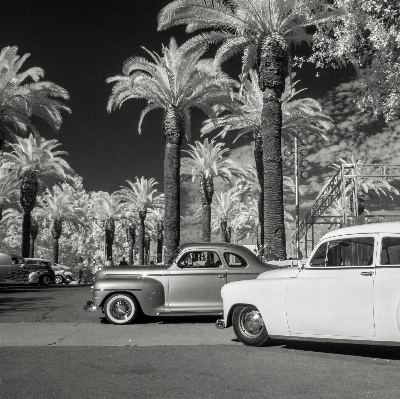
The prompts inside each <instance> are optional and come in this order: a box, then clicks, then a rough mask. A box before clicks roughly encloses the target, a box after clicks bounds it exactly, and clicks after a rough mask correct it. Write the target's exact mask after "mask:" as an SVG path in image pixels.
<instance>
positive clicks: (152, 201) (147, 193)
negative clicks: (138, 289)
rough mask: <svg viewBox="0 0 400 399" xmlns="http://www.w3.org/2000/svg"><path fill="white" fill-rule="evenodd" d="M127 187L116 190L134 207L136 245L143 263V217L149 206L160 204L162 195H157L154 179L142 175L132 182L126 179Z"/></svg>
mask: <svg viewBox="0 0 400 399" xmlns="http://www.w3.org/2000/svg"><path fill="white" fill-rule="evenodd" d="M126 182H127V183H128V185H129V187H122V188H121V190H119V191H118V194H119V195H120V197H121V200H122V201H124V202H125V203H126V204H127V205H128V206H130V207H132V206H133V207H134V208H135V209H136V211H137V212H138V216H139V221H140V223H139V234H138V247H139V264H140V265H143V264H144V237H145V219H146V215H147V212H148V210H149V209H150V208H153V207H155V206H161V204H162V202H163V200H164V196H163V195H162V194H160V195H157V194H156V193H157V189H155V188H154V186H155V185H156V184H158V183H157V182H156V180H155V179H153V178H151V179H148V180H147V179H145V178H144V177H143V176H142V177H141V178H140V179H139V178H138V177H136V182H135V183H132V182H131V181H130V180H126Z"/></svg>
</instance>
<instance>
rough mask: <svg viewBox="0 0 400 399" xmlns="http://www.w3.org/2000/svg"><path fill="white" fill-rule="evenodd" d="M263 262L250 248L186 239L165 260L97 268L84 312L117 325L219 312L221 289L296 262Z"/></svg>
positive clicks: (220, 310) (220, 307)
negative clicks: (140, 318)
mask: <svg viewBox="0 0 400 399" xmlns="http://www.w3.org/2000/svg"><path fill="white" fill-rule="evenodd" d="M273 263H274V264H267V263H264V262H262V261H261V260H260V259H258V258H257V256H256V255H255V254H254V253H253V252H252V251H250V250H249V249H247V248H245V247H243V246H241V245H234V244H227V243H196V244H184V245H182V246H180V247H179V248H177V250H176V251H175V254H174V256H173V257H172V258H171V259H170V260H169V262H168V263H167V264H165V265H151V266H136V265H133V266H115V267H105V268H103V269H102V270H100V271H98V272H97V273H96V281H95V284H94V285H93V287H92V300H90V301H88V302H87V304H86V305H85V306H84V309H85V310H86V311H94V310H97V309H102V310H103V312H104V314H105V316H106V318H107V320H108V321H109V322H111V323H113V324H128V323H131V322H133V321H134V320H135V318H136V317H137V315H138V314H139V313H144V314H146V315H149V316H161V315H163V316H165V315H174V316H176V315H221V314H222V299H221V288H222V287H223V286H224V285H225V284H227V283H230V282H233V281H238V280H249V279H254V278H256V277H257V276H258V275H259V274H260V273H263V272H265V271H268V270H272V269H276V268H280V267H289V266H292V261H278V262H273Z"/></svg>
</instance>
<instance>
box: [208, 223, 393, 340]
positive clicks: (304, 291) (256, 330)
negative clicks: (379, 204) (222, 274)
mask: <svg viewBox="0 0 400 399" xmlns="http://www.w3.org/2000/svg"><path fill="white" fill-rule="evenodd" d="M221 293H222V299H223V309H224V319H221V320H218V321H217V324H216V326H217V327H218V328H224V327H229V326H231V325H233V329H234V331H235V334H236V336H237V337H238V339H239V340H240V341H241V342H243V343H244V344H245V345H253V346H261V345H263V344H265V343H266V342H267V340H268V339H269V338H285V339H286V338H295V339H307V340H310V339H311V340H317V339H322V340H325V341H351V342H360V343H379V344H389V343H398V342H400V222H390V223H373V224H372V223H371V224H366V225H362V226H352V227H345V228H342V229H338V230H335V231H331V232H329V233H328V234H326V235H325V236H324V237H323V238H322V239H321V240H320V241H319V243H318V244H317V245H316V247H315V248H314V250H313V251H312V253H311V256H310V257H309V259H308V260H307V262H306V263H305V264H304V265H300V267H299V268H289V269H281V270H271V271H268V272H265V273H262V274H260V275H259V276H258V277H257V279H255V280H249V281H237V282H232V283H229V284H227V285H225V286H224V287H223V288H222V291H221Z"/></svg>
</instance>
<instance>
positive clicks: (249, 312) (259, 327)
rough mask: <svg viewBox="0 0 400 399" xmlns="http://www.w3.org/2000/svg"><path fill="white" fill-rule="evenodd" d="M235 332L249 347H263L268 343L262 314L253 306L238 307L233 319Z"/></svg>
mask: <svg viewBox="0 0 400 399" xmlns="http://www.w3.org/2000/svg"><path fill="white" fill-rule="evenodd" d="M232 325H233V331H234V332H235V334H236V336H237V337H238V339H239V340H240V341H241V342H242V343H244V344H245V345H249V346H263V345H265V343H266V342H267V341H268V331H267V329H266V328H265V325H264V320H263V318H262V316H261V313H260V312H259V311H258V309H257V308H256V307H255V306H253V305H244V306H237V307H236V308H235V310H234V312H233V318H232Z"/></svg>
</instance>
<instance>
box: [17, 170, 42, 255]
mask: <svg viewBox="0 0 400 399" xmlns="http://www.w3.org/2000/svg"><path fill="white" fill-rule="evenodd" d="M38 188H39V184H38V178H37V175H36V173H34V172H27V173H26V174H24V175H23V176H22V183H21V194H20V203H21V206H22V208H23V210H24V218H23V221H22V244H21V252H22V256H23V257H24V258H28V257H29V252H30V235H31V212H32V210H33V208H34V207H35V205H36V196H37V192H38Z"/></svg>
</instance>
